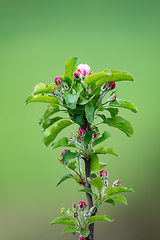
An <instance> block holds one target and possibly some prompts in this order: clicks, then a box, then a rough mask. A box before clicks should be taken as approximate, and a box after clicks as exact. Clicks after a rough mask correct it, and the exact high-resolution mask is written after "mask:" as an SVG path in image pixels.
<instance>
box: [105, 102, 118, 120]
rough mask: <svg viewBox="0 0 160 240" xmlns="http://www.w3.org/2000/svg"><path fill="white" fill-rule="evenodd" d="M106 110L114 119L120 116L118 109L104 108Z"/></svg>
mask: <svg viewBox="0 0 160 240" xmlns="http://www.w3.org/2000/svg"><path fill="white" fill-rule="evenodd" d="M111 106H112V105H111ZM104 109H105V110H107V111H109V112H110V114H111V117H112V118H115V116H116V115H118V112H119V111H118V108H111V107H107V108H104Z"/></svg>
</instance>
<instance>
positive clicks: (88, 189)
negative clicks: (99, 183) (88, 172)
mask: <svg viewBox="0 0 160 240" xmlns="http://www.w3.org/2000/svg"><path fill="white" fill-rule="evenodd" d="M78 191H79V192H87V193H89V194H90V195H91V196H92V197H94V198H96V196H95V194H94V193H93V192H92V190H91V189H90V188H84V189H81V190H78Z"/></svg>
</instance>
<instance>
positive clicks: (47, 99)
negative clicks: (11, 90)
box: [26, 94, 59, 105]
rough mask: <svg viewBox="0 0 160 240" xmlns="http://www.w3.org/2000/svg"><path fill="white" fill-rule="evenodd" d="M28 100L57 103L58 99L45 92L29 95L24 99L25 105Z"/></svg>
mask: <svg viewBox="0 0 160 240" xmlns="http://www.w3.org/2000/svg"><path fill="white" fill-rule="evenodd" d="M30 102H44V103H54V104H58V103H59V101H58V99H57V98H55V97H53V96H49V95H47V94H39V95H36V96H34V95H30V96H29V97H28V98H27V99H26V105H27V104H28V103H30Z"/></svg>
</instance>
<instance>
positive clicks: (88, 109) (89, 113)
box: [85, 102, 95, 123]
mask: <svg viewBox="0 0 160 240" xmlns="http://www.w3.org/2000/svg"><path fill="white" fill-rule="evenodd" d="M94 111H95V108H94V105H93V102H89V103H87V105H86V106H85V113H86V118H87V120H88V122H89V123H92V122H93V120H94Z"/></svg>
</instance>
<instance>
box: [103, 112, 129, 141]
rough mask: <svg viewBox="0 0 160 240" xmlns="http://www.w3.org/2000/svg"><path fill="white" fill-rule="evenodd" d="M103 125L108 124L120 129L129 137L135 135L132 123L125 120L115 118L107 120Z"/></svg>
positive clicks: (118, 117)
mask: <svg viewBox="0 0 160 240" xmlns="http://www.w3.org/2000/svg"><path fill="white" fill-rule="evenodd" d="M102 123H106V124H108V125H109V126H111V127H115V128H118V129H119V130H121V131H122V132H124V133H125V134H126V135H127V136H128V137H131V136H132V135H133V127H132V125H131V123H130V122H129V121H127V120H125V119H124V118H122V117H120V116H117V117H115V118H107V119H106V120H105V121H103V122H102Z"/></svg>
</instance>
